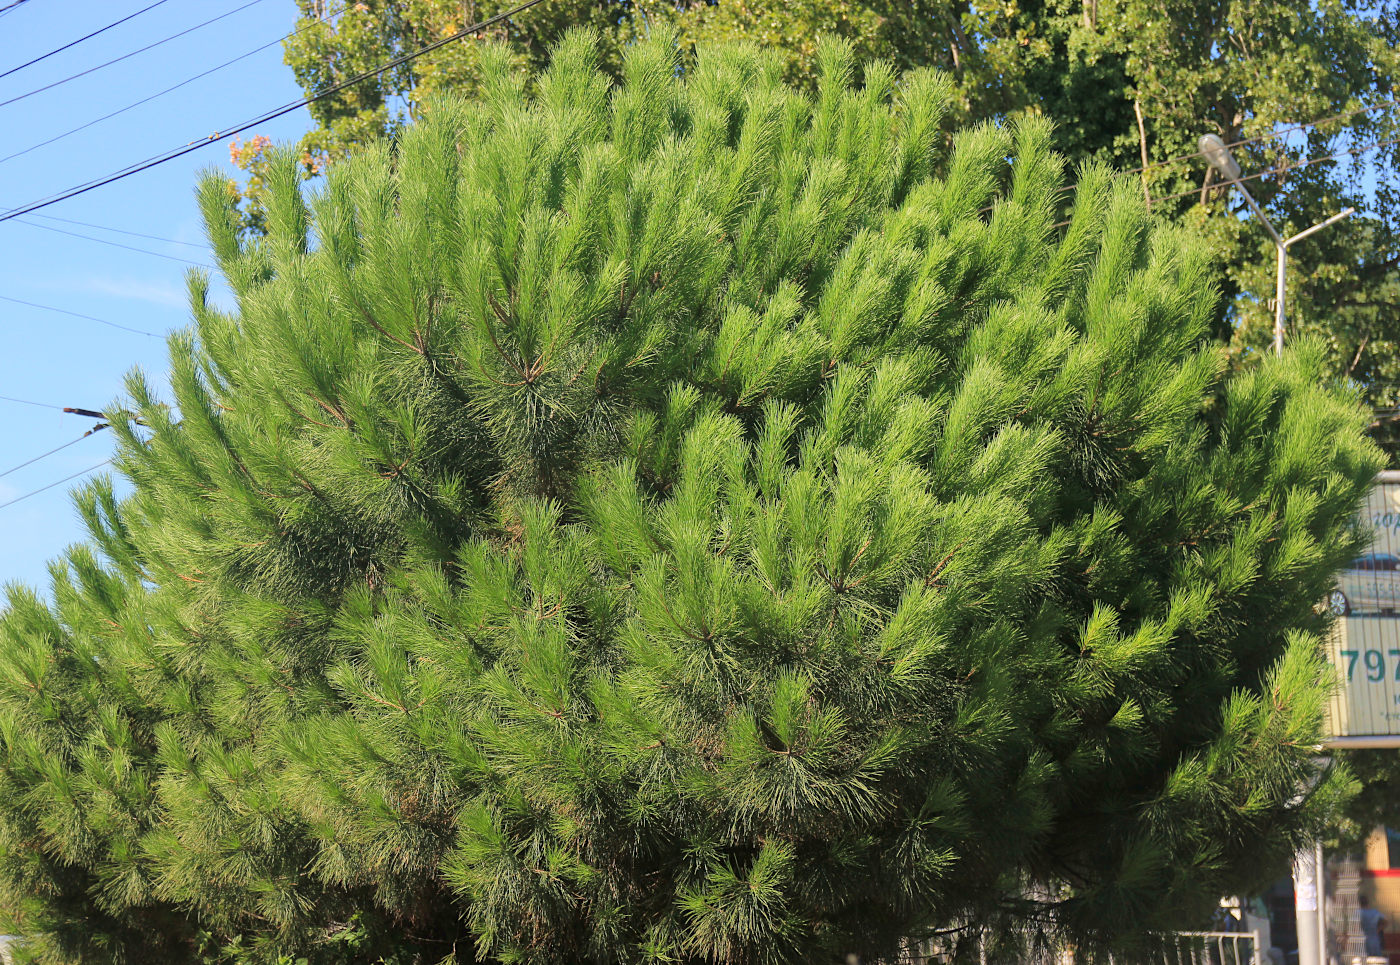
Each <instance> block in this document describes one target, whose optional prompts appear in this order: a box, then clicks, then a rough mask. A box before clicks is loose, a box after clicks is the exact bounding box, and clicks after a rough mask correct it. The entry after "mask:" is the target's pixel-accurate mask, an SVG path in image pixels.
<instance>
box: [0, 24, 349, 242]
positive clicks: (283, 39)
mask: <svg viewBox="0 0 1400 965" xmlns="http://www.w3.org/2000/svg"><path fill="white" fill-rule="evenodd" d="M331 17H332V14H329V13H328V14H326V15H325V16H324V17H322V18H321V19H320V20H315V21H312V22H311V23H309V24H307V25H306V26H304V27H300V28H298V29H296V30H294V31H292V32H291V33H289V34H287V35H286V36H284V37H279V38H277V39H276V40H272V41H269V42H268V43H265V44H263V45H262V46H261V47H255V48H253V49H252V50H250V51H248V52H247V53H246V54H239V55H238V56H237V57H234V58H233V59H232V60H226V61H224V62H223V63H222V64H219V65H218V66H217V67H210V68H209V69H208V70H204V71H201V72H199V73H198V74H195V75H194V76H193V77H187V78H185V79H184V80H182V81H180V83H178V84H173V85H171V86H170V87H167V88H165V90H162V91H158V92H156V93H154V94H151V95H150V96H149V97H143V98H141V99H140V100H139V101H133V102H132V103H130V104H127V105H126V106H125V107H119V108H117V109H116V110H114V111H112V112H111V113H109V114H103V115H102V116H101V117H99V118H96V119H95V120H91V121H88V122H87V123H86V124H79V125H78V126H77V127H75V128H72V129H71V130H67V131H64V132H63V133H62V134H56V135H54V136H53V137H51V138H49V139H48V140H47V141H40V142H39V143H37V144H31V145H29V146H28V147H26V148H24V149H23V150H20V151H16V152H14V153H13V154H7V155H5V156H4V157H0V164H4V163H5V162H6V161H13V160H14V159H15V158H17V157H23V156H24V155H26V154H28V153H29V152H30V151H37V150H38V149H39V148H41V147H47V146H48V145H50V144H52V143H54V142H55V141H61V140H63V139H64V138H65V137H68V136H69V135H70V134H77V133H78V132H79V131H85V130H87V129H88V128H89V127H92V126H93V125H94V124H101V123H102V122H103V121H107V120H111V119H112V118H114V117H116V116H117V115H118V114H125V113H126V112H127V111H129V110H131V109H132V108H134V107H140V106H141V105H142V104H148V103H150V102H151V101H153V100H155V99H156V98H157V97H164V96H165V95H166V94H169V93H170V92H171V91H176V90H179V89H180V88H181V87H184V86H185V85H187V84H192V83H194V82H195V81H197V80H199V79H201V78H203V77H208V76H209V75H210V74H212V73H214V72H216V71H220V70H223V69H224V68H225V67H231V66H233V65H234V64H236V63H238V62H239V61H240V60H247V59H248V58H249V57H252V56H253V55H254V54H260V53H262V52H263V51H264V50H266V49H267V48H269V47H275V46H276V45H277V44H280V43H285V42H286V41H288V40H290V39H292V38H293V37H295V36H296V35H297V34H299V33H301V32H302V31H304V30H310V29H311V28H312V27H316V26H319V25H320V24H323V23H325V22H326V21H327V20H330V19H331ZM58 220H60V221H61V220H63V219H62V218H60V219H58ZM89 227H91V226H89ZM113 230H115V229H113Z"/></svg>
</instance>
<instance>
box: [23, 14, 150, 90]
mask: <svg viewBox="0 0 1400 965" xmlns="http://www.w3.org/2000/svg"><path fill="white" fill-rule="evenodd" d="M165 2H166V0H156V2H155V3H153V4H151V5H150V6H148V7H142V8H141V9H140V10H138V11H136V12H135V13H131V14H127V15H126V16H125V17H122V18H121V19H120V20H113V21H112V22H111V23H109V24H108V25H107V26H105V27H99V28H97V29H96V30H94V31H93V32H92V33H90V34H84V35H83V36H81V37H79V38H78V39H77V40H70V41H69V42H68V43H66V44H64V45H63V46H62V47H55V48H54V49H53V50H50V51H49V52H48V53H46V54H40V55H39V56H38V57H35V58H34V59H33V60H26V61H25V62H24V63H22V64H20V65H19V66H18V67H11V68H10V69H9V70H7V71H5V72H4V73H3V74H0V78H5V77H9V76H10V75H11V74H13V73H15V72H16V71H21V70H24V68H26V67H33V66H34V65H35V64H37V63H38V62H39V61H41V60H48V59H49V58H50V57H52V56H53V55H54V54H61V53H63V52H64V51H65V50H67V49H68V48H69V47H76V46H78V44H80V43H82V42H83V41H84V40H91V39H92V38H93V37H96V36H97V35H98V34H100V33H106V32H107V31H108V30H111V29H112V28H113V27H117V26H120V25H121V24H124V23H126V22H127V21H128V20H131V19H133V18H135V17H139V16H141V14H143V13H145V12H146V11H147V10H154V9H155V8H156V7H159V6H160V5H161V4H162V3H165ZM21 3H24V0H18V3H12V4H10V6H9V7H3V8H0V13H3V12H4V11H5V10H8V9H10V8H11V7H17V6H19V5H20V4H21Z"/></svg>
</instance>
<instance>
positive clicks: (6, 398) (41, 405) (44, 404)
mask: <svg viewBox="0 0 1400 965" xmlns="http://www.w3.org/2000/svg"><path fill="white" fill-rule="evenodd" d="M0 400H4V401H5V402H18V403H19V404H20V405H37V406H38V407H39V408H41V409H57V410H58V411H59V412H62V411H63V406H61V405H50V404H49V403H47V402H32V401H30V400H29V399H16V398H14V397H13V396H8V395H0Z"/></svg>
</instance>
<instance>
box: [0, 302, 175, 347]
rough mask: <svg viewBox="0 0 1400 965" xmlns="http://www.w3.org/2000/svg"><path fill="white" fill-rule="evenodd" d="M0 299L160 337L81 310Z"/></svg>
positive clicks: (126, 330)
mask: <svg viewBox="0 0 1400 965" xmlns="http://www.w3.org/2000/svg"><path fill="white" fill-rule="evenodd" d="M0 300H4V301H7V302H14V303H15V304H16V305H28V306H29V307H30V308H42V309H43V310H44V311H46V312H58V313H59V314H60V315H72V316H73V317H74V318H85V319H87V320H88V321H89V322H100V323H101V324H103V325H110V326H111V327H112V328H119V329H121V330H122V331H124V332H131V333H132V334H133V335H145V336H147V337H149V338H160V336H159V335H157V334H156V333H155V332H145V331H142V330H141V329H139V328H131V327H130V326H128V325H121V324H119V323H117V322H110V321H108V320H107V319H105V318H98V317H97V316H95V315H84V314H82V313H81V312H70V311H69V310H68V309H66V308H54V307H53V306H52V305H40V304H39V303H38V302H27V301H24V300H23V299H21V298H11V297H10V296H9V295H0Z"/></svg>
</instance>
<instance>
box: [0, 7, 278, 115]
mask: <svg viewBox="0 0 1400 965" xmlns="http://www.w3.org/2000/svg"><path fill="white" fill-rule="evenodd" d="M262 2H263V0H248V2H247V3H245V4H243V6H241V7H234V8H233V9H232V10H230V11H228V12H227V13H221V14H219V15H218V16H217V17H212V18H210V19H209V20H206V21H204V22H203V23H197V24H195V25H194V26H193V27H187V28H185V29H184V30H181V31H180V32H179V33H175V34H171V35H170V36H169V37H166V38H164V39H163V40H157V41H156V42H155V43H152V44H147V45H146V46H144V47H141V48H139V49H137V50H133V51H131V52H130V53H126V54H122V55H121V56H120V57H113V58H112V59H111V60H109V61H106V62H105V63H101V64H98V65H97V66H96V67H89V68H88V69H87V70H80V71H78V72H77V73H76V74H69V75H68V76H67V77H65V78H63V79H62V80H56V81H54V82H53V83H52V84H45V85H44V86H43V87H36V88H34V89H33V90H31V91H28V92H26V93H23V94H17V95H16V96H14V97H11V98H10V99H9V100H7V101H0V107H4V106H6V105H7V104H13V103H15V102H16V101H22V100H24V99H25V98H26V97H33V96H34V95H35V94H42V93H43V92H44V91H46V90H53V88H55V87H58V86H60V85H62V84H66V83H68V82H69V81H70V80H77V79H78V78H79V77H86V76H87V75H88V74H91V73H92V72H93V71H97V70H101V69H102V68H104V67H111V66H112V65H113V64H119V63H121V62H122V61H123V60H128V59H130V58H132V57H135V56H136V55H137V54H144V53H145V52H146V51H148V50H154V49H155V48H157V47H159V46H161V45H162V44H168V43H170V41H172V40H175V39H177V38H179V37H183V36H184V35H185V34H188V33H194V32H195V31H196V30H199V29H201V28H203V27H207V26H209V25H210V24H212V23H218V22H219V21H220V20H223V19H224V18H225V17H232V16H233V15H234V14H235V13H238V12H239V11H241V10H247V9H248V8H249V7H251V6H253V5H254V4H258V3H262Z"/></svg>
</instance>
